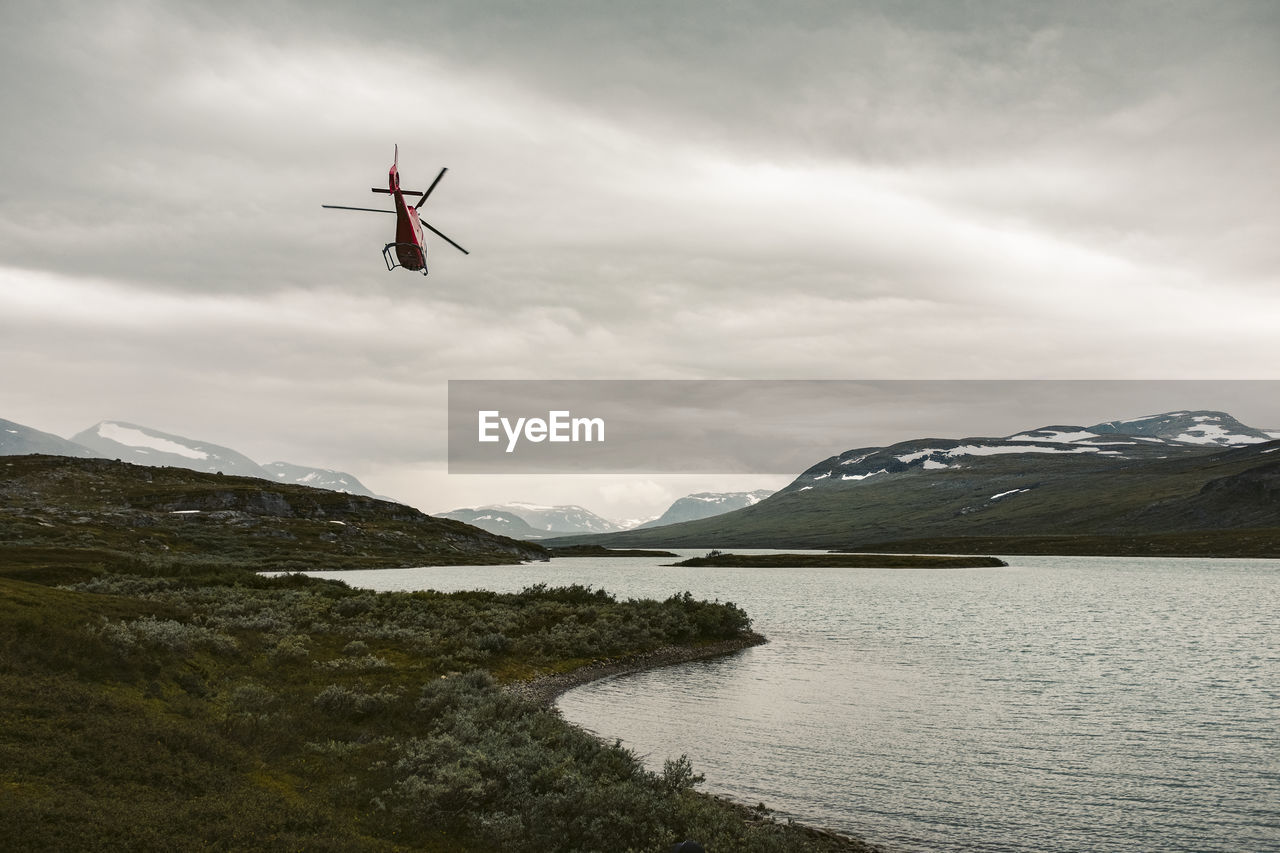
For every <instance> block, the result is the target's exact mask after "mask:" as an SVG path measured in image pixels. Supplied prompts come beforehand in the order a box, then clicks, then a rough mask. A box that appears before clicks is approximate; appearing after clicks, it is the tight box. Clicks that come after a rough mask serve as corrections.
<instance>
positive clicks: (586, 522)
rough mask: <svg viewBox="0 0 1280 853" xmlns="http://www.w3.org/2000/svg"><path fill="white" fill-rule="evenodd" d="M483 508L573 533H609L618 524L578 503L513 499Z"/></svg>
mask: <svg viewBox="0 0 1280 853" xmlns="http://www.w3.org/2000/svg"><path fill="white" fill-rule="evenodd" d="M481 509H496V510H505V511H507V512H510V513H514V514H515V515H517V516H519V517H520V518H523V519H524V520H525V521H526V522H527V523H528V525H529V526H530V527H532V528H534V529H535V530H545V531H548V532H551V531H555V532H557V533H559V532H566V531H570V532H573V533H609V532H611V531H614V530H617V529H618V526H617V525H616V524H614V523H613V522H612V521H609V520H608V519H607V518H601V517H600V516H598V515H596V514H595V513H594V512H592V511H591V510H589V509H584V508H583V507H580V506H576V505H572V504H571V505H563V506H541V505H539V504H530V503H521V502H519V501H513V502H511V503H506V504H498V505H496V506H486V507H481Z"/></svg>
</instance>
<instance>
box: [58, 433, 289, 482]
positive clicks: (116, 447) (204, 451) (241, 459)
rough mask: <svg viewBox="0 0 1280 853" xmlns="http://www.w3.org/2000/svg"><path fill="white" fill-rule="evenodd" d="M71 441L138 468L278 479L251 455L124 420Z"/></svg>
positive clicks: (104, 456)
mask: <svg viewBox="0 0 1280 853" xmlns="http://www.w3.org/2000/svg"><path fill="white" fill-rule="evenodd" d="M71 440H72V441H74V442H76V443H78V444H83V445H84V446H85V447H87V448H89V449H90V450H92V451H94V454H95V455H97V456H101V457H102V458H104V459H119V460H120V461H121V462H133V463H134V464H136V465H169V466H172V467H174V468H190V469H191V470H192V471H205V472H208V473H210V474H213V473H217V472H219V471H221V472H222V473H223V474H235V475H240V476H244V477H261V478H262V479H264V480H274V479H276V478H275V477H274V476H273V475H272V474H270V473H268V472H267V471H266V470H265V469H264V468H263V467H262V466H260V465H259V464H258V463H257V462H254V461H253V460H252V459H250V458H249V457H248V456H245V455H244V454H242V453H237V452H236V451H234V450H232V449H231V448H229V447H222V446H221V445H218V444H211V443H209V442H205V441H195V440H193V439H189V438H183V437H182V436H180V435H174V434H172V433H167V432H160V431H159V430H156V429H151V428H150V427H144V426H138V425H137V424H131V423H125V422H124V421H101V422H99V423H97V424H95V425H94V426H91V427H89V428H88V429H86V430H84V431H83V432H79V433H76V434H75V435H73V436H72V437H71Z"/></svg>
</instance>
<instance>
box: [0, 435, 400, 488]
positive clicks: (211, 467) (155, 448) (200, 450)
mask: <svg viewBox="0 0 1280 853" xmlns="http://www.w3.org/2000/svg"><path fill="white" fill-rule="evenodd" d="M27 453H48V454H53V455H57V456H78V457H97V458H101V459H119V460H120V461H122V462H132V463H134V464H136V465H153V466H166V465H167V466H171V467H175V468H188V469H190V470H192V471H204V472H207V473H216V472H219V471H221V472H222V473H223V474H231V475H240V476H245V477H258V478H260V479H263V480H272V481H274V482H278V483H295V484H298V485H303V486H314V487H316V488H321V489H330V490H332V491H335V492H346V493H348V494H353V495H363V496H365V497H378V495H375V494H374V493H373V492H371V491H369V489H367V488H366V487H365V485H364V484H363V483H361V482H360V481H359V480H358V479H356V478H355V477H354V476H352V475H351V474H347V473H345V472H342V471H334V470H331V469H328V468H311V467H308V466H305V465H294V464H292V463H289V462H271V463H269V464H267V465H259V464H258V463H256V462H254V461H253V460H252V459H250V458H249V457H247V456H245V455H244V454H243V453H239V452H237V451H235V450H232V449H231V448H229V447H223V446H221V445H218V444H213V443H211V442H207V441H198V440H195V439H190V438H185V437H183V436H180V435H174V434H172V433H167V432H161V431H160V430H157V429H151V428H150V427H145V426H139V425H137V424H131V423H126V422H124V421H101V422H99V423H97V424H95V425H93V426H91V427H89V428H88V429H86V430H83V431H81V432H78V433H76V434H75V435H74V436H72V437H71V439H70V440H68V439H65V438H60V437H59V436H56V435H54V434H52V433H48V432H41V431H40V430H37V429H33V428H31V427H28V426H23V425H22V424H17V423H14V422H12V421H6V420H0V456H15V455H21V454H27Z"/></svg>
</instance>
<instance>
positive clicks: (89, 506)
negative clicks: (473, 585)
mask: <svg viewBox="0 0 1280 853" xmlns="http://www.w3.org/2000/svg"><path fill="white" fill-rule="evenodd" d="M0 525H2V526H0V552H2V553H3V554H4V559H5V560H6V562H7V563H8V565H9V573H10V576H14V573H15V572H18V571H20V570H21V568H22V567H23V566H26V567H28V568H29V569H30V570H31V571H32V572H33V573H36V574H39V573H42V572H45V571H47V570H48V569H49V568H51V567H54V566H57V567H60V568H61V569H62V570H63V571H64V573H65V577H66V578H68V579H70V578H76V577H83V576H86V575H88V574H90V573H92V572H95V571H105V570H113V569H118V570H125V571H129V572H134V573H149V574H162V575H177V574H197V573H201V572H217V571H220V570H222V569H223V568H226V567H244V566H252V567H255V568H258V569H277V570H305V569H324V568H376V567H398V566H422V565H459V564H463V565H487V564H497V563H513V562H520V561H521V560H539V559H546V558H547V556H548V552H547V551H546V550H545V549H543V548H541V547H540V546H538V545H532V544H530V543H527V542H520V541H518V540H514V539H508V538H506V537H502V536H496V535H494V534H491V533H486V532H484V531H482V530H478V529H476V528H474V527H470V526H468V525H466V524H462V523H461V522H456V521H449V520H446V519H439V518H433V517H431V516H429V515H425V514H423V513H421V512H419V511H418V510H416V509H413V508H412V507H407V506H403V505H401V504H396V503H391V502H389V501H381V500H377V499H374V498H366V497H361V496H358V495H349V494H344V493H341V492H331V491H326V490H323V489H312V488H307V487H305V486H295V485H289V484H283V483H270V482H266V481H263V480H260V479H256V478H253V477H226V476H222V475H219V474H206V473H200V472H196V471H189V470H187V469H185V468H151V467H143V466H138V465H130V464H127V463H121V462H112V461H109V460H105V459H72V458H69V457H65V456H7V457H0Z"/></svg>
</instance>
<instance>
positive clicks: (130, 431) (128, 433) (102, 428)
mask: <svg viewBox="0 0 1280 853" xmlns="http://www.w3.org/2000/svg"><path fill="white" fill-rule="evenodd" d="M96 433H97V435H98V437H99V438H105V439H106V440H107V441H114V442H118V443H119V444H123V445H126V446H128V447H132V448H134V449H135V450H136V449H138V448H146V449H148V450H158V451H160V452H161V453H175V454H177V455H178V456H185V457H186V458H188V459H208V458H209V454H208V453H206V452H204V451H203V450H197V449H196V448H194V447H189V446H187V445H185V444H182V443H181V442H178V441H173V440H172V439H169V438H164V437H161V436H159V435H156V434H154V433H151V432H146V431H144V430H142V429H141V428H139V427H136V426H133V425H132V424H123V423H118V422H116V421H103V422H102V423H100V424H98V427H97V430H96Z"/></svg>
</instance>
